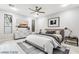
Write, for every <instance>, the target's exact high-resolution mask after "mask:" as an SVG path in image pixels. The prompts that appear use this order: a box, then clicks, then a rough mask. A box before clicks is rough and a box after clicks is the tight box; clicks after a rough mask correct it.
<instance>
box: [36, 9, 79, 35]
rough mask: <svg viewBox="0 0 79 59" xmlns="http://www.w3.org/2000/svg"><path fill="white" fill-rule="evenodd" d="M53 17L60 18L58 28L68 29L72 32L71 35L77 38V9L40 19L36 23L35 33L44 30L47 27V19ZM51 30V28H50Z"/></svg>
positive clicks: (78, 32) (78, 23)
mask: <svg viewBox="0 0 79 59" xmlns="http://www.w3.org/2000/svg"><path fill="white" fill-rule="evenodd" d="M53 17H60V27H59V28H64V27H68V28H70V29H71V30H72V31H73V35H77V36H79V8H74V9H69V10H65V11H62V12H59V13H55V14H52V15H49V16H47V17H44V18H40V19H39V20H38V22H37V24H38V27H37V32H38V31H39V29H46V28H49V27H48V19H49V18H53ZM52 28H53V27H52ZM56 28H58V27H56Z"/></svg>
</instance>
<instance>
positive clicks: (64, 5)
mask: <svg viewBox="0 0 79 59" xmlns="http://www.w3.org/2000/svg"><path fill="white" fill-rule="evenodd" d="M68 5H69V4H63V5H61V6H62V7H66V6H68Z"/></svg>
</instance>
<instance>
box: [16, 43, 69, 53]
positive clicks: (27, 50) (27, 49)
mask: <svg viewBox="0 0 79 59" xmlns="http://www.w3.org/2000/svg"><path fill="white" fill-rule="evenodd" d="M17 44H18V45H19V46H20V48H21V49H22V50H23V51H24V52H25V53H26V54H45V52H43V51H41V50H40V49H37V48H35V47H34V46H32V45H30V44H28V43H25V42H18V43H17ZM53 51H54V52H53V54H68V53H69V49H66V48H64V47H62V48H58V49H54V50H53Z"/></svg>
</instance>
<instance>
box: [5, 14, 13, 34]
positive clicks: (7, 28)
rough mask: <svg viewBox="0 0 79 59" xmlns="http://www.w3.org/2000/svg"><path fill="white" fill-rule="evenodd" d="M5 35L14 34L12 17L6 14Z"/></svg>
mask: <svg viewBox="0 0 79 59" xmlns="http://www.w3.org/2000/svg"><path fill="white" fill-rule="evenodd" d="M4 33H12V15H8V14H4Z"/></svg>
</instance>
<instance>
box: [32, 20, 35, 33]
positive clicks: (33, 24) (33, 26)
mask: <svg viewBox="0 0 79 59" xmlns="http://www.w3.org/2000/svg"><path fill="white" fill-rule="evenodd" d="M32 32H35V20H32Z"/></svg>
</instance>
